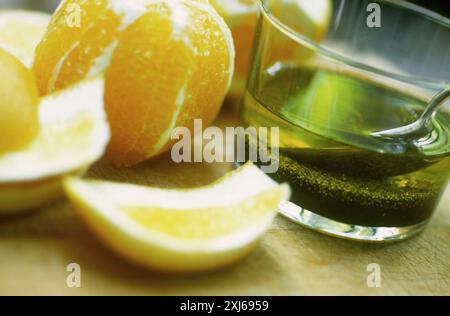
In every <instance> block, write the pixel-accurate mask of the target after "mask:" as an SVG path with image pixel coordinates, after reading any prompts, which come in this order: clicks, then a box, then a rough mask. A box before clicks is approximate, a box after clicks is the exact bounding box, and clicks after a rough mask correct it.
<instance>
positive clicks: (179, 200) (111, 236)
mask: <svg viewBox="0 0 450 316" xmlns="http://www.w3.org/2000/svg"><path fill="white" fill-rule="evenodd" d="M64 188H65V191H66V194H67V195H68V197H69V199H70V200H71V201H72V203H73V205H74V207H75V210H76V211H77V212H78V213H79V214H80V215H81V216H82V217H83V218H84V220H85V221H86V223H87V224H88V226H89V227H90V228H91V229H92V231H93V232H94V233H95V234H96V235H98V237H99V238H100V239H101V240H102V241H103V242H104V243H105V244H106V245H108V246H109V247H110V248H111V249H112V250H114V251H115V252H117V253H118V254H120V255H122V256H123V257H125V258H128V259H129V260H131V261H133V262H135V263H137V264H140V265H142V266H145V267H149V268H153V269H156V270H160V271H165V272H177V273H181V272H199V271H206V270H212V269H216V268H220V267H223V266H226V265H229V264H231V263H233V262H235V261H237V260H239V259H240V258H242V257H244V256H245V255H246V254H247V253H249V251H250V250H251V249H252V248H253V247H254V246H255V244H256V242H257V240H258V239H259V237H260V236H261V235H262V234H263V233H264V232H265V231H266V230H267V228H268V227H269V225H270V224H271V222H272V220H273V218H274V217H275V214H276V212H277V206H278V204H279V203H280V202H281V201H283V200H286V199H288V198H289V192H290V191H289V187H288V186H287V185H284V184H282V185H279V184H277V183H276V182H274V181H273V180H272V179H270V178H269V177H268V176H266V175H265V174H264V173H262V172H261V171H260V170H259V169H258V168H257V167H256V166H254V165H253V164H247V165H244V166H243V167H241V168H240V169H238V170H236V171H234V172H232V173H231V174H229V175H227V176H225V177H224V178H222V179H220V180H218V181H217V182H215V183H213V184H211V185H209V186H206V187H201V188H196V189H190V190H167V189H157V188H148V187H142V186H137V185H131V184H118V183H112V182H104V181H93V180H82V179H79V178H75V177H68V178H67V179H66V180H65V182H64Z"/></svg>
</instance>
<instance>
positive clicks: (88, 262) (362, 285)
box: [0, 113, 450, 295]
mask: <svg viewBox="0 0 450 316" xmlns="http://www.w3.org/2000/svg"><path fill="white" fill-rule="evenodd" d="M228 123H230V124H231V123H232V119H231V116H230V114H229V113H225V114H223V115H222V118H221V121H220V124H225V125H227V124H228ZM167 160H168V159H167V158H166V157H162V158H160V159H158V160H156V161H152V162H147V163H144V164H142V165H140V166H138V167H136V168H133V169H131V170H117V169H113V168H110V167H105V166H103V165H102V164H101V163H100V164H97V165H96V166H94V167H93V168H92V169H91V170H90V171H89V173H88V176H90V177H100V178H106V179H110V180H120V181H127V182H134V183H141V184H155V185H159V186H166V187H180V186H181V187H190V186H195V185H201V184H206V183H209V182H211V181H213V180H214V179H216V178H218V177H220V176H221V175H223V174H224V173H226V172H227V170H229V168H231V166H230V165H228V164H215V165H207V164H187V165H175V164H171V163H168V162H167ZM449 211H450V188H449V190H448V191H447V193H446V195H445V197H444V200H443V201H442V203H441V205H440V207H439V211H438V212H437V214H436V215H435V217H434V218H433V221H432V223H431V225H430V226H429V227H428V228H427V229H426V230H425V231H424V232H423V233H422V234H421V235H420V236H418V237H416V238H413V239H411V240H408V241H404V242H401V243H395V244H387V245H374V244H362V243H355V242H350V241H345V240H340V239H336V238H332V237H327V236H324V235H321V234H318V233H316V232H313V231H310V230H308V229H305V228H302V227H300V226H298V225H295V224H293V223H291V222H289V221H287V220H285V219H283V218H281V217H279V218H278V219H277V220H276V221H275V222H274V224H273V226H272V227H271V229H270V230H269V231H268V232H267V233H266V234H265V235H264V237H263V239H262V241H261V244H260V246H259V247H258V248H257V250H256V251H255V252H254V253H252V254H251V255H250V256H249V257H248V258H247V259H246V260H244V261H243V262H241V263H239V264H237V265H235V266H233V267H230V268H227V269H224V270H221V271H218V272H214V273H209V274H205V275H197V276H168V275H160V274H156V273H153V272H150V271H147V270H143V269H141V268H139V267H136V266H134V265H132V264H129V263H128V262H126V261H124V260H122V259H121V258H119V257H117V256H115V255H114V254H112V253H111V252H110V251H109V250H107V249H106V248H104V247H103V246H102V245H101V244H100V243H99V242H98V241H97V239H96V238H95V236H93V235H92V234H91V233H90V232H89V231H88V230H87V229H86V228H85V226H84V224H83V223H82V222H81V221H80V220H79V219H78V218H77V217H76V216H75V214H74V213H73V212H72V210H71V208H70V206H69V205H68V204H67V203H66V202H65V201H60V202H58V203H55V204H54V205H52V206H50V207H48V208H46V209H43V210H40V211H38V212H35V213H32V214H29V215H26V216H21V217H16V218H8V219H0V295H5V294H12V295H17V294H26V295H93V294H94V295H335V294H339V295H381V294H384V295H412V294H414V295H419V294H420V295H437V294H438V295H450V212H449ZM72 262H75V263H78V264H79V265H80V266H81V272H82V273H81V288H68V287H67V286H66V277H67V276H68V272H66V267H67V265H68V264H69V263H72ZM370 263H377V264H379V265H380V267H381V273H382V274H381V287H380V288H369V287H368V286H367V283H366V278H367V276H368V272H367V271H366V268H367V265H368V264H370Z"/></svg>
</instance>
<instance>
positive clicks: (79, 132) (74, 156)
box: [0, 77, 109, 214]
mask: <svg viewBox="0 0 450 316" xmlns="http://www.w3.org/2000/svg"><path fill="white" fill-rule="evenodd" d="M103 91H104V79H103V77H98V78H94V79H89V80H86V81H83V82H80V83H79V84H77V85H74V86H71V87H69V88H67V89H65V90H61V91H60V92H57V93H54V94H51V95H48V96H46V97H44V98H42V99H41V101H40V104H39V123H40V131H39V132H38V134H37V136H36V137H35V138H34V139H33V140H32V141H31V142H30V144H28V145H27V146H26V147H25V148H22V149H20V150H17V151H8V152H6V153H4V154H1V155H0V214H5V213H17V212H20V211H24V210H27V209H30V208H38V207H41V206H44V205H45V204H47V203H49V202H50V201H54V199H55V198H56V197H59V196H61V193H62V190H61V177H62V176H64V175H67V174H70V173H80V170H84V169H86V168H87V167H88V166H89V165H90V164H91V163H93V162H94V161H96V160H97V159H99V158H100V157H101V156H102V155H103V153H104V151H105V148H106V145H107V142H108V140H109V127H108V124H107V121H106V115H105V112H104V109H103ZM21 193H22V194H21Z"/></svg>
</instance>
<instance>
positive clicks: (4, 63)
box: [0, 49, 39, 154]
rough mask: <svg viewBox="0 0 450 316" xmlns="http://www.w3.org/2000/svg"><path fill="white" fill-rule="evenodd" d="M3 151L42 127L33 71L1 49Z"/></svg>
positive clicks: (26, 140)
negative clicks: (40, 125)
mask: <svg viewBox="0 0 450 316" xmlns="http://www.w3.org/2000/svg"><path fill="white" fill-rule="evenodd" d="M0 74H1V76H0V154H3V153H5V152H8V151H11V150H18V149H21V148H22V147H24V146H25V145H27V144H28V143H29V142H30V141H31V140H32V139H33V138H34V137H35V136H36V134H37V133H38V131H39V119H38V102H39V97H38V91H37V87H36V83H35V79H34V76H33V73H32V72H31V71H30V70H28V69H27V68H26V67H25V66H24V65H23V64H22V63H21V62H20V61H19V60H18V59H16V58H15V57H14V56H12V55H10V54H9V53H7V52H6V51H5V50H3V49H0Z"/></svg>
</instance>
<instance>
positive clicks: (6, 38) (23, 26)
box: [0, 10, 51, 67]
mask: <svg viewBox="0 0 450 316" xmlns="http://www.w3.org/2000/svg"><path fill="white" fill-rule="evenodd" d="M50 17H51V16H50V14H46V13H42V12H35V11H25V10H1V11H0V48H3V49H4V50H6V51H8V52H9V53H10V54H12V55H14V56H16V57H17V58H18V59H19V60H20V61H21V62H22V63H23V64H24V65H25V66H27V67H31V65H32V64H33V59H34V50H35V48H36V46H37V45H38V43H39V42H40V41H41V39H42V37H43V36H44V34H45V31H46V29H47V25H48V23H49V22H50Z"/></svg>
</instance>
